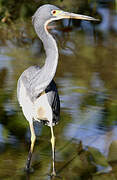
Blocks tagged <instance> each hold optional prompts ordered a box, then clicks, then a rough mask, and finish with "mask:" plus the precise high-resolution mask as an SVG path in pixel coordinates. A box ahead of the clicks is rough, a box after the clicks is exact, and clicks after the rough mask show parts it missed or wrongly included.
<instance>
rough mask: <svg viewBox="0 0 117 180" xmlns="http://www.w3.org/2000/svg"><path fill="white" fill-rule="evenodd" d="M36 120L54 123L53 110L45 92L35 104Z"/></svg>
mask: <svg viewBox="0 0 117 180" xmlns="http://www.w3.org/2000/svg"><path fill="white" fill-rule="evenodd" d="M34 119H35V120H48V121H49V122H52V109H51V106H50V105H49V102H48V98H47V94H46V93H45V92H43V93H42V94H41V96H39V98H37V99H36V101H35V102H34Z"/></svg>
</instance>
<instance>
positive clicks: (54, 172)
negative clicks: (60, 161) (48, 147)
mask: <svg viewBox="0 0 117 180" xmlns="http://www.w3.org/2000/svg"><path fill="white" fill-rule="evenodd" d="M50 128H51V144H52V161H53V162H52V164H53V170H52V176H56V171H55V136H54V131H53V126H50Z"/></svg>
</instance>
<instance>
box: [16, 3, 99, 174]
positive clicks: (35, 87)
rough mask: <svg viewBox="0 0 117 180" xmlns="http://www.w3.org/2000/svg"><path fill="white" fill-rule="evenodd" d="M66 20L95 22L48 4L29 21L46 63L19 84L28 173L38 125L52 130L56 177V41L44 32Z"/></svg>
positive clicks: (20, 80)
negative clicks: (27, 139)
mask: <svg viewBox="0 0 117 180" xmlns="http://www.w3.org/2000/svg"><path fill="white" fill-rule="evenodd" d="M65 18H73V19H84V20H96V19H94V18H93V17H90V16H84V15H80V14H74V13H69V12H64V11H63V10H61V9H59V8H58V7H56V6H53V5H50V4H46V5H43V6H41V7H39V8H38V9H37V11H36V12H35V14H34V15H33V17H32V23H33V25H34V29H35V31H36V33H37V35H38V37H39V38H40V39H41V41H42V42H43V45H44V49H45V52H46V60H45V64H44V66H43V67H42V68H40V67H39V66H38V65H37V66H31V67H29V68H28V69H26V70H25V71H24V72H23V73H22V74H21V76H20V78H19V80H18V86H17V97H18V101H19V104H20V106H21V107H22V111H23V113H24V116H25V118H26V119H27V120H28V122H29V125H30V131H31V146H30V151H29V155H28V159H27V163H26V170H27V171H29V169H30V162H31V157H32V153H33V148H34V143H35V140H36V136H35V131H34V126H33V122H34V121H39V122H43V123H44V124H45V125H48V126H49V127H50V128H51V144H52V158H53V171H52V175H56V172H55V165H54V163H55V136H54V132H53V126H54V125H55V124H57V123H58V121H59V116H60V100H59V95H58V91H57V87H56V84H55V82H54V80H53V78H54V76H55V72H56V68H57V64H58V48H57V44H56V41H55V40H54V38H53V37H52V35H51V34H50V33H49V32H48V30H47V25H48V24H49V23H50V22H52V21H55V20H59V19H65Z"/></svg>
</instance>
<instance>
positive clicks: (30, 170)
mask: <svg viewBox="0 0 117 180" xmlns="http://www.w3.org/2000/svg"><path fill="white" fill-rule="evenodd" d="M24 170H25V172H26V173H33V172H34V169H33V168H28V167H25V169H24Z"/></svg>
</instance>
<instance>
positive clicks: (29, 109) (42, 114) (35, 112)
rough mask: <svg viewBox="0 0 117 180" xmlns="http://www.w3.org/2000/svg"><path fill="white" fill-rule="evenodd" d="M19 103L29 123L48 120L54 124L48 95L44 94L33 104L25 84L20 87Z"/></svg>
mask: <svg viewBox="0 0 117 180" xmlns="http://www.w3.org/2000/svg"><path fill="white" fill-rule="evenodd" d="M19 103H20V106H21V107H22V111H23V113H24V116H25V117H26V119H27V120H28V121H32V120H33V119H35V120H37V121H38V120H48V121H49V122H50V124H51V123H52V109H51V106H50V105H49V103H48V99H47V94H46V93H43V94H42V95H41V96H40V97H39V98H37V99H36V101H35V102H34V103H33V102H32V101H31V100H30V98H29V96H28V95H27V92H26V88H25V87H24V85H23V83H21V86H20V93H19Z"/></svg>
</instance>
